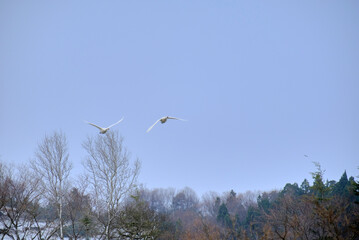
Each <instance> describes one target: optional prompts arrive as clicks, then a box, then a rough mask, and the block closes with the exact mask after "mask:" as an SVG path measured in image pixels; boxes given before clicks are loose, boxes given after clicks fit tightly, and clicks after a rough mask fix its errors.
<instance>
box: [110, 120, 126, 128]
mask: <svg viewBox="0 0 359 240" xmlns="http://www.w3.org/2000/svg"><path fill="white" fill-rule="evenodd" d="M122 120H123V118H121V120H120V121H118V122H117V123H114V124H112V125H111V126H108V127H107V128H112V127H113V126H115V125H116V124H119V123H120V122H122Z"/></svg>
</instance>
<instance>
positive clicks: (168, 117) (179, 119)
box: [167, 117, 187, 121]
mask: <svg viewBox="0 0 359 240" xmlns="http://www.w3.org/2000/svg"><path fill="white" fill-rule="evenodd" d="M167 119H176V120H181V121H187V120H184V119H181V118H176V117H167Z"/></svg>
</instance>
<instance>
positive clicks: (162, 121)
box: [147, 116, 186, 132]
mask: <svg viewBox="0 0 359 240" xmlns="http://www.w3.org/2000/svg"><path fill="white" fill-rule="evenodd" d="M168 119H175V120H181V121H186V120H184V119H180V118H175V117H170V116H166V117H163V118H160V119H158V120H157V121H156V122H155V123H154V124H153V125H152V126H151V127H149V128H148V129H147V132H149V131H151V129H152V128H153V127H154V126H155V125H156V124H157V123H158V122H159V121H161V123H162V124H163V123H165V122H166V121H167V120H168Z"/></svg>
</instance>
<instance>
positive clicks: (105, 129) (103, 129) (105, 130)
mask: <svg viewBox="0 0 359 240" xmlns="http://www.w3.org/2000/svg"><path fill="white" fill-rule="evenodd" d="M122 120H123V118H121V120H120V121H118V122H117V123H114V124H112V125H110V126H108V127H107V128H102V127H99V126H97V125H96V124H93V123H90V122H86V123H88V124H90V125H92V126H94V127H97V128H98V129H100V134H105V133H106V132H107V131H108V130H110V128H112V127H113V126H115V125H116V124H119V123H120V122H121V121H122Z"/></svg>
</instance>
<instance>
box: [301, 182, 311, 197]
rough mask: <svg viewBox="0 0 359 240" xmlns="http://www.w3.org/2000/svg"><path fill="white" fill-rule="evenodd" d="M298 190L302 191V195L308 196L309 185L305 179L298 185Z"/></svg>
mask: <svg viewBox="0 0 359 240" xmlns="http://www.w3.org/2000/svg"><path fill="white" fill-rule="evenodd" d="M300 189H301V190H302V191H303V193H304V194H308V193H309V191H310V185H309V182H308V180H307V179H304V181H303V182H302V184H301V185H300Z"/></svg>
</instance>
